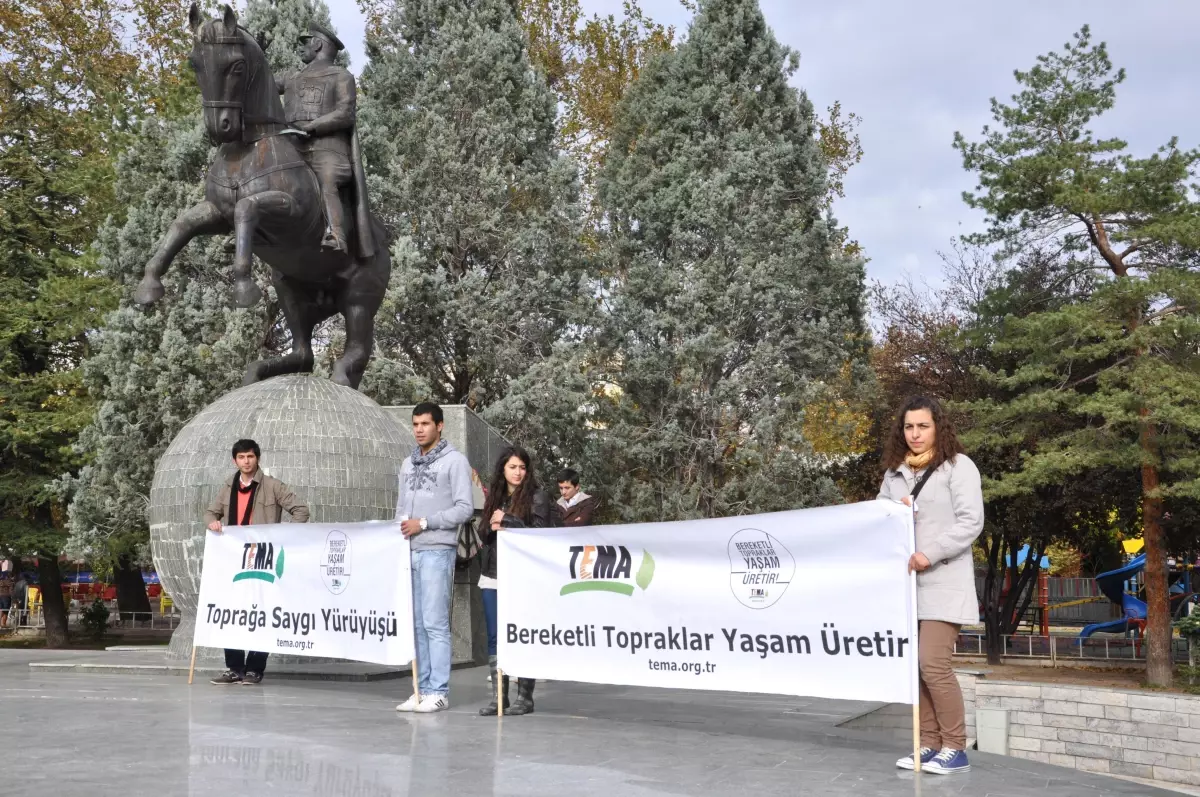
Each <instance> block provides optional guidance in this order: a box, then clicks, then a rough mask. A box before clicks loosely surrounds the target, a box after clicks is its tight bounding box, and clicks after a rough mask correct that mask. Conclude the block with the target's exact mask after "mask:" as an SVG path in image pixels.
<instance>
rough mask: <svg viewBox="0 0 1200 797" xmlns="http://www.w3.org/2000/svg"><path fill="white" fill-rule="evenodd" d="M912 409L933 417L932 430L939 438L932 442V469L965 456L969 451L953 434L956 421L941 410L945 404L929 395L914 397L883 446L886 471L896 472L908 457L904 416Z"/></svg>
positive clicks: (896, 420)
mask: <svg viewBox="0 0 1200 797" xmlns="http://www.w3.org/2000/svg"><path fill="white" fill-rule="evenodd" d="M913 410H929V414H930V415H931V416H933V429H934V432H935V433H936V437H935V439H934V443H933V459H932V460H930V462H929V468H930V470H931V471H932V470H934V469H936V468H937V467H938V466H940V465H941V464H942V463H943V462H947V461H949V462H953V461H954V458H955V457H956V456H958V455H959V454H965V453H966V449H965V448H963V446H962V443H960V442H958V435H957V434H955V433H954V422H953V421H951V420H950V415H949V414H948V413H947V412H946V410H945V409H944V408H943V407H942V403H941V402H940V401H938V400H937V399H935V398H932V397H930V396H913V397H912V398H910V399H909V400H908V401H906V402H904V404H903V405H901V407H900V411H899V412H897V413H896V419H895V420H894V421H893V422H892V430H891V433H890V434H889V435H888V437H887V440H885V441H884V443H883V469H884V470H885V471H889V470H895V469H896V468H898V467H900V465H901V464H903V462H904V458H905V457H906V456H908V453H909V448H908V440H907V439H906V438H905V437H904V416H905V415H907V414H908V413H910V412H912V411H913Z"/></svg>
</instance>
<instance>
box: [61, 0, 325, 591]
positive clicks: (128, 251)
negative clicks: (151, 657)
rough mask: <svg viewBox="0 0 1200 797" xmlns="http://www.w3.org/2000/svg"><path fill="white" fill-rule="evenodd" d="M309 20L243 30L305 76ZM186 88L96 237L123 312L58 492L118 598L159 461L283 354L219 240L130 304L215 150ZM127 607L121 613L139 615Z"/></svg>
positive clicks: (122, 182)
mask: <svg viewBox="0 0 1200 797" xmlns="http://www.w3.org/2000/svg"><path fill="white" fill-rule="evenodd" d="M313 21H315V22H319V23H322V24H324V25H326V26H329V25H330V21H329V10H328V8H327V7H326V6H325V4H324V3H323V2H319V0H318V1H317V2H313V0H252V1H251V2H250V3H249V4H248V7H247V9H246V11H245V13H244V14H243V15H242V17H241V19H240V23H241V24H242V25H243V26H245V27H246V28H247V29H248V30H250V31H251V32H253V33H255V34H258V33H261V34H263V35H264V37H265V38H266V39H267V41H268V42H269V44H268V49H267V55H268V58H269V60H270V62H271V67H272V70H273V71H277V74H284V73H286V72H288V71H294V70H295V69H298V68H299V67H300V66H301V62H300V60H299V56H298V55H297V54H296V46H295V42H296V39H297V37H298V36H299V34H300V32H301V31H304V30H307V27H308V24H309V23H310V22H313ZM185 45H186V48H190V46H191V42H190V41H187V42H185ZM186 53H187V49H182V50H181V51H177V52H176V53H175V57H176V58H178V59H180V60H182V58H183V57H184V56H185V55H186ZM188 81H189V82H187V83H186V84H185V88H187V89H188V93H187V95H186V96H184V97H180V98H178V99H177V101H176V102H175V103H174V104H173V105H172V106H171V108H169V109H167V110H168V111H169V110H171V109H178V110H179V111H180V115H178V116H175V117H172V116H170V115H167V114H162V115H154V116H151V117H150V118H148V119H146V120H145V121H144V123H143V125H142V127H141V130H140V134H139V135H138V136H137V138H136V140H135V142H134V143H133V145H132V146H131V147H130V148H129V149H128V150H127V151H126V152H125V153H124V154H123V155H122V157H121V160H120V162H119V164H118V166H117V174H118V179H117V181H116V192H117V202H118V204H119V206H120V210H119V211H118V212H116V213H114V214H113V215H112V216H110V217H109V218H108V220H107V221H106V222H105V223H104V225H103V226H102V227H101V229H100V232H99V235H98V236H97V239H96V242H95V252H96V253H97V259H98V263H99V266H100V268H101V269H102V270H103V273H104V274H105V275H106V276H107V277H108V278H110V279H111V280H113V281H114V282H116V283H117V284H118V285H120V286H121V294H122V295H121V302H120V307H119V308H118V309H117V310H116V311H115V312H113V313H111V314H110V315H109V316H108V317H107V318H106V319H105V321H104V325H103V327H102V328H101V330H100V332H99V336H98V345H97V347H96V349H95V351H94V353H93V354H92V356H91V357H90V358H89V359H88V360H87V362H86V363H85V364H84V383H85V385H86V386H87V389H88V390H89V392H90V393H91V394H92V395H93V396H94V397H96V398H97V399H98V400H99V407H98V410H97V412H96V416H95V419H94V420H93V421H92V423H91V424H90V425H88V426H87V428H85V429H84V430H83V432H82V434H81V435H80V437H79V441H78V444H77V449H78V451H79V453H80V454H81V455H83V456H85V457H86V458H87V459H88V461H89V464H88V465H87V466H86V467H84V468H83V469H82V471H80V473H79V475H78V477H77V478H73V477H71V476H66V477H64V478H63V479H61V480H60V482H59V488H60V491H61V492H62V493H63V494H65V495H68V496H70V498H71V502H70V524H69V525H70V530H71V533H72V536H73V540H72V542H73V546H74V547H75V548H76V549H77V550H79V551H80V552H82V553H86V554H87V555H88V556H89V557H90V558H92V559H94V560H96V561H98V562H102V563H107V564H109V565H112V566H113V567H114V570H115V575H116V577H117V580H118V586H120V585H121V584H123V583H127V582H129V583H131V582H132V579H133V578H136V579H137V581H138V583H140V575H137V567H136V566H135V565H136V563H137V562H139V561H146V560H148V559H149V553H148V548H147V544H148V541H149V530H148V526H147V520H146V509H147V506H148V504H147V500H148V496H149V492H150V483H151V481H152V479H153V475H154V465H155V463H156V462H157V461H158V458H159V456H160V455H161V454H162V452H163V451H164V450H165V449H166V447H167V445H168V444H169V443H170V441H171V439H172V438H173V437H174V436H175V434H176V433H177V432H178V431H179V429H180V428H182V427H183V425H184V424H186V423H187V422H188V421H189V420H190V419H191V418H192V417H193V416H194V415H195V414H196V413H197V412H198V411H199V410H201V409H202V408H204V407H205V406H207V405H208V404H210V403H211V402H212V401H213V400H215V399H216V398H217V397H218V396H220V395H221V394H223V393H225V392H227V391H229V390H231V389H233V388H235V387H237V386H238V385H239V384H240V382H241V378H242V373H243V371H244V370H245V367H246V364H247V363H248V362H250V361H251V360H254V359H257V358H259V357H261V356H263V354H264V353H267V352H271V351H278V350H280V349H283V348H285V347H286V346H287V343H288V342H287V340H286V331H285V329H284V328H283V326H282V323H281V318H280V313H279V309H278V307H277V305H276V304H275V300H274V290H273V289H271V288H270V286H269V281H268V273H267V270H266V269H265V267H263V266H261V265H259V266H258V267H256V269H255V275H256V279H257V280H258V281H259V284H260V287H262V288H263V289H264V292H265V293H266V296H267V300H266V301H265V302H263V303H262V304H260V305H259V306H257V307H253V308H248V309H237V308H233V307H231V306H230V302H229V286H230V284H231V265H232V254H231V253H230V252H229V251H228V248H227V246H226V241H225V240H224V239H223V238H221V237H201V238H198V239H196V240H195V241H193V242H192V243H191V244H189V245H188V246H187V247H186V248H185V249H184V250H183V251H182V252H181V253H180V254H179V255H178V257H176V259H175V262H174V264H173V265H172V267H171V270H170V271H169V272H168V274H167V277H166V280H165V282H164V284H165V285H166V286H167V296H166V297H165V298H164V300H163V301H162V302H159V303H158V304H156V305H155V306H154V307H152V308H149V309H144V308H141V307H138V306H136V305H135V304H134V303H133V301H132V298H131V297H132V290H133V288H134V287H135V286H136V285H137V283H138V281H139V280H140V279H141V276H142V271H143V269H144V267H145V263H146V261H147V260H148V259H149V258H150V256H151V254H152V253H153V251H154V248H155V246H156V245H157V243H158V241H159V239H160V238H161V237H162V235H163V233H164V232H165V231H166V229H167V227H168V226H169V225H170V224H171V222H172V221H173V220H174V219H175V217H176V216H177V215H178V214H179V212H180V211H182V210H183V209H185V208H187V207H190V206H191V205H193V204H195V203H196V202H197V201H199V200H200V199H201V198H202V197H203V193H204V189H203V183H204V175H205V172H206V170H207V168H208V164H209V163H210V161H211V158H212V150H211V148H210V146H209V143H208V141H207V138H206V135H205V132H204V126H203V122H202V120H201V113H200V96H199V92H198V90H197V89H196V87H195V81H194V79H192V78H190V77H189V79H188ZM122 579H124V580H122ZM135 593H136V591H134V590H130V591H129V592H127V593H125V594H122V595H119V597H122V598H124V597H125V596H126V595H135ZM135 599H136V598H135ZM121 603H122V605H121V608H122V610H126V611H130V610H142V609H141V608H130V607H129V606H128V605H127V603H126V601H125V600H122V601H121ZM146 610H148V604H147V605H146Z"/></svg>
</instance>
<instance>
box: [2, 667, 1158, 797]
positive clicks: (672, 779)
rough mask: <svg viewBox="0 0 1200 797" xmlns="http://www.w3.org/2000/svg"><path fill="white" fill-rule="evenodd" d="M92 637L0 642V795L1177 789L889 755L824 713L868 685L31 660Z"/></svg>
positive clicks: (855, 706)
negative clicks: (510, 689) (412, 699)
mask: <svg viewBox="0 0 1200 797" xmlns="http://www.w3.org/2000/svg"><path fill="white" fill-rule="evenodd" d="M96 655H97V654H96V653H94V652H93V653H67V652H61V653H60V652H53V653H46V652H44V651H15V650H4V651H0V706H2V707H3V709H2V711H3V713H2V716H3V717H4V728H5V738H6V742H5V750H6V755H5V756H4V766H3V768H2V770H3V771H2V773H0V795H24V794H54V793H60V794H75V793H78V794H88V795H99V796H101V797H108V796H109V795H112V796H113V797H117V796H119V797H177V796H178V797H209V795H213V796H215V797H234V795H288V796H289V797H291V796H292V795H320V796H321V797H325V796H326V795H330V796H336V797H400V795H414V796H416V795H421V796H423V795H443V794H444V795H462V796H463V797H472V796H474V795H513V796H514V797H517V796H518V795H520V796H521V797H524V796H525V795H536V796H537V797H543V796H544V797H565V796H567V795H579V796H580V797H590V796H591V795H596V797H600V796H601V795H603V796H604V797H612V796H613V795H630V797H652V796H657V795H754V797H775V795H789V796H790V795H798V794H804V795H822V796H825V795H828V796H829V797H838V796H839V795H863V797H866V796H867V795H880V796H881V797H882V796H884V795H887V796H888V797H891V796H893V795H927V796H929V797H935V796H940V795H970V796H971V797H987V796H988V795H990V796H991V797H1044V796H1045V795H1052V796H1053V797H1084V796H1085V795H1086V796H1087V797H1102V796H1103V795H1141V796H1142V797H1158V796H1160V795H1161V796H1162V797H1167V796H1168V795H1172V794H1175V793H1174V792H1169V791H1164V790H1160V789H1156V788H1153V787H1151V786H1146V785H1142V784H1138V783H1129V782H1126V781H1122V780H1115V779H1111V778H1107V777H1104V776H1099V775H1095V776H1093V775H1088V774H1086V773H1083V772H1076V771H1074V770H1067V769H1059V768H1056V767H1051V766H1045V765H1041V764H1034V763H1029V762H1024V761H1020V760H1017V759H1012V758H1001V757H997V756H988V755H981V754H978V753H974V754H972V757H971V761H972V766H973V771H972V772H971V773H970V774H968V775H962V776H955V777H940V778H939V777H936V776H932V775H924V776H920V777H916V776H914V775H912V774H911V773H903V772H899V771H898V770H896V769H895V768H894V766H893V764H894V762H895V760H896V758H897V756H898V755H900V754H901V752H902V751H901V750H899V749H898V748H897V747H896V745H895V744H894V743H892V742H889V741H886V740H884V739H880V738H877V737H873V736H871V735H870V734H867V733H862V732H854V731H845V730H840V729H838V728H837V727H836V726H837V725H838V723H840V722H842V721H844V720H846V719H848V718H849V717H852V716H855V715H857V714H860V713H862V712H863V711H866V710H869V709H870V708H872V707H873V705H872V704H866V703H853V702H845V701H830V700H813V699H805V698H787V697H770V696H763V695H734V694H727V693H705V692H678V691H665V690H654V689H634V688H625V687H610V686H592V685H584V684H567V683H553V684H541V685H539V688H538V693H537V713H536V714H533V715H531V716H528V717H511V718H508V719H505V720H504V721H503V722H497V721H496V720H495V719H485V718H482V717H478V716H476V715H475V712H476V710H477V709H478V708H479V706H480V705H482V703H483V701H484V699H485V696H486V693H487V692H486V686H487V685H486V682H485V680H484V679H485V677H486V670H484V669H469V670H459V671H456V672H455V673H454V677H453V685H452V695H451V697H452V703H453V707H452V709H451V710H450V711H449V712H446V713H443V714H435V715H428V716H412V715H403V714H397V713H396V711H395V710H394V706H395V704H396V703H397V702H399V700H400V699H402V698H403V697H404V696H405V694H404V693H405V692H406V691H407V690H408V689H410V688H411V686H410V684H411V682H410V681H409V680H408V679H403V680H398V681H396V680H393V681H383V682H375V683H346V682H318V681H291V680H280V679H275V680H272V679H271V678H270V677H269V674H268V679H267V680H266V681H265V682H264V684H263V685H262V686H261V687H249V686H227V687H216V686H212V685H210V684H208V683H207V682H199V681H198V682H197V683H196V684H195V685H193V686H192V687H190V688H189V687H188V686H187V684H186V679H184V678H181V677H178V676H170V675H144V676H132V675H96V674H78V673H72V672H53V671H44V670H31V669H30V667H29V666H28V665H29V663H30V662H33V661H38V662H48V661H70V660H73V659H81V660H82V659H88V660H94V659H95V658H96ZM113 655H119V654H113ZM268 673H269V670H268Z"/></svg>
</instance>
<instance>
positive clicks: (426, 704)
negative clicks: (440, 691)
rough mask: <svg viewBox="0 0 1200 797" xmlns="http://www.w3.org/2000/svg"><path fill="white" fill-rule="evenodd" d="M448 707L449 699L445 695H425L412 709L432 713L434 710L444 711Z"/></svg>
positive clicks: (420, 712)
mask: <svg viewBox="0 0 1200 797" xmlns="http://www.w3.org/2000/svg"><path fill="white" fill-rule="evenodd" d="M448 708H450V701H449V700H447V699H446V696H445V695H426V696H425V697H423V698H421V702H420V703H419V704H418V705H417V707H416V708H415V709H414V711H416V712H417V713H418V714H432V713H433V712H435V711H445V710H446V709H448Z"/></svg>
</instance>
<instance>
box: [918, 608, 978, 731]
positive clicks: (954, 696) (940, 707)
mask: <svg viewBox="0 0 1200 797" xmlns="http://www.w3.org/2000/svg"><path fill="white" fill-rule="evenodd" d="M918 626H919V628H918V631H917V635H918V651H919V652H918V657H917V661H918V662H919V663H920V667H921V703H920V706H921V746H922V747H929V748H932V749H934V750H941V749H942V748H943V747H949V748H951V749H954V750H965V749H966V747H967V711H966V708H965V707H964V706H963V696H962V690H961V689H960V688H959V686H958V678H957V677H955V675H954V668H953V666H952V662H953V655H954V641H955V640H956V639H957V638H958V632H959V629H961V628H962V626H960V625H955V624H954V623H943V622H941V621H939V620H921V621H920V623H919V624H918Z"/></svg>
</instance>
